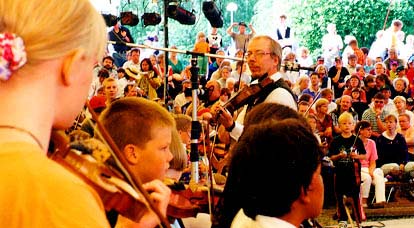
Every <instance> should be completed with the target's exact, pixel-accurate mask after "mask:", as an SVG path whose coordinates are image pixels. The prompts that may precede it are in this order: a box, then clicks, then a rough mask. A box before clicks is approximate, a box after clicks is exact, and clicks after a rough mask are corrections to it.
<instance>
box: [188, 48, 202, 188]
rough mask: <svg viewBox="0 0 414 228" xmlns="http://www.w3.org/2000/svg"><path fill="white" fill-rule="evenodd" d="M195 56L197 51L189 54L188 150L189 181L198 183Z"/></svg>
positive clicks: (198, 126)
mask: <svg viewBox="0 0 414 228" xmlns="http://www.w3.org/2000/svg"><path fill="white" fill-rule="evenodd" d="M197 58H198V53H193V54H192V55H191V68H190V72H191V89H192V91H191V96H192V103H193V110H192V122H191V152H190V161H191V181H190V183H191V182H192V183H198V182H199V170H198V162H199V159H200V155H199V153H198V139H199V138H200V134H201V124H200V122H199V121H198V119H197V118H198V117H197V106H198V104H197V102H198V99H197V97H198V85H199V80H198V70H199V68H198V66H197Z"/></svg>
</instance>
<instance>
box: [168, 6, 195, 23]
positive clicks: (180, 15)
mask: <svg viewBox="0 0 414 228" xmlns="http://www.w3.org/2000/svg"><path fill="white" fill-rule="evenodd" d="M167 14H168V17H169V18H172V19H174V20H177V21H178V22H180V24H184V25H194V24H195V21H196V17H195V15H194V14H193V13H192V12H189V11H187V10H185V9H183V8H181V7H180V6H179V4H178V2H177V1H170V2H169V3H168V7H167Z"/></svg>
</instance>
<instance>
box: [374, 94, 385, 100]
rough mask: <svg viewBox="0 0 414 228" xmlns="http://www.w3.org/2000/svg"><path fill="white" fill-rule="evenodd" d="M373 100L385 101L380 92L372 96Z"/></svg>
mask: <svg viewBox="0 0 414 228" xmlns="http://www.w3.org/2000/svg"><path fill="white" fill-rule="evenodd" d="M373 99H380V100H385V96H384V94H382V93H381V92H378V93H376V94H375V95H374V97H373Z"/></svg>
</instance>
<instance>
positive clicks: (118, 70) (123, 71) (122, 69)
mask: <svg viewBox="0 0 414 228" xmlns="http://www.w3.org/2000/svg"><path fill="white" fill-rule="evenodd" d="M116 72H118V73H121V72H122V73H124V74H126V72H125V69H124V68H122V67H119V68H118V69H117V70H116Z"/></svg>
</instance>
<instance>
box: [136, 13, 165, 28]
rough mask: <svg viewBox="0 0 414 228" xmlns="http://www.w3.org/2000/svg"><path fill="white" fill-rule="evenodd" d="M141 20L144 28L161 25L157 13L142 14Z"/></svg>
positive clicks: (159, 16)
mask: <svg viewBox="0 0 414 228" xmlns="http://www.w3.org/2000/svg"><path fill="white" fill-rule="evenodd" d="M141 20H142V21H143V22H144V26H148V25H158V24H159V23H161V15H160V14H158V13H144V14H143V15H142V16H141Z"/></svg>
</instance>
